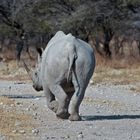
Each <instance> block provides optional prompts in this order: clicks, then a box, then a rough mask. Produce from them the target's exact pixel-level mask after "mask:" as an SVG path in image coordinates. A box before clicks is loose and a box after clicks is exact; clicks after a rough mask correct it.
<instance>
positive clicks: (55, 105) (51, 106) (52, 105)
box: [48, 100, 58, 113]
mask: <svg viewBox="0 0 140 140" xmlns="http://www.w3.org/2000/svg"><path fill="white" fill-rule="evenodd" d="M48 108H49V109H50V110H52V111H53V112H55V113H56V112H57V110H58V101H56V100H53V101H51V102H50V103H49V104H48Z"/></svg>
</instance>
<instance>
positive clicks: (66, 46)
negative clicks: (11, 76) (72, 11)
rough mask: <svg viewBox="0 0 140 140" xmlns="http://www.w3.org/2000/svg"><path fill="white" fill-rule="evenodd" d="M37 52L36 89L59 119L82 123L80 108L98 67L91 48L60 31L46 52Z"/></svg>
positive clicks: (40, 50)
mask: <svg viewBox="0 0 140 140" xmlns="http://www.w3.org/2000/svg"><path fill="white" fill-rule="evenodd" d="M38 53H39V57H38V63H37V65H36V69H35V70H34V72H33V87H34V88H35V89H36V90H37V91H40V90H44V93H45V95H46V97H47V105H48V107H49V109H51V110H52V111H54V112H55V113H56V115H57V117H59V118H62V119H67V118H69V120H72V121H77V120H80V119H81V118H80V116H79V106H80V104H81V102H82V100H83V97H84V94H85V90H86V88H87V86H88V83H89V80H90V78H91V76H92V74H93V71H94V68H95V57H94V52H93V50H92V48H91V47H90V45H89V44H87V43H86V42H84V41H82V40H80V39H77V38H75V37H74V36H72V35H71V34H68V35H65V34H64V33H63V32H62V31H58V32H57V33H56V34H55V36H54V37H53V38H52V39H51V40H50V41H49V43H48V45H47V47H46V49H45V50H44V51H42V49H38ZM70 101H71V110H70V113H69V103H70Z"/></svg>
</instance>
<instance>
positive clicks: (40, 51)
mask: <svg viewBox="0 0 140 140" xmlns="http://www.w3.org/2000/svg"><path fill="white" fill-rule="evenodd" d="M36 50H37V52H38V54H39V57H41V56H42V53H43V48H36Z"/></svg>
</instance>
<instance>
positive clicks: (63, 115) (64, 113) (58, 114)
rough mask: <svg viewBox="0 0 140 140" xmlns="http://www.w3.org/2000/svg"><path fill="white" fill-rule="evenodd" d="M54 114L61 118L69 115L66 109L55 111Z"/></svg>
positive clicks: (66, 117)
mask: <svg viewBox="0 0 140 140" xmlns="http://www.w3.org/2000/svg"><path fill="white" fill-rule="evenodd" d="M56 116H57V117H58V118H61V119H68V118H69V116H70V114H69V112H68V111H61V112H57V113H56Z"/></svg>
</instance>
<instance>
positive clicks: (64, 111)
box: [51, 85, 70, 119]
mask: <svg viewBox="0 0 140 140" xmlns="http://www.w3.org/2000/svg"><path fill="white" fill-rule="evenodd" d="M51 92H52V93H53V94H54V95H55V97H56V98H57V100H58V109H57V112H56V116H57V117H58V118H62V119H68V118H69V116H70V114H69V112H68V106H69V102H70V99H69V97H68V96H67V94H66V93H65V91H64V90H63V88H62V87H61V86H60V85H53V86H51Z"/></svg>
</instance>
